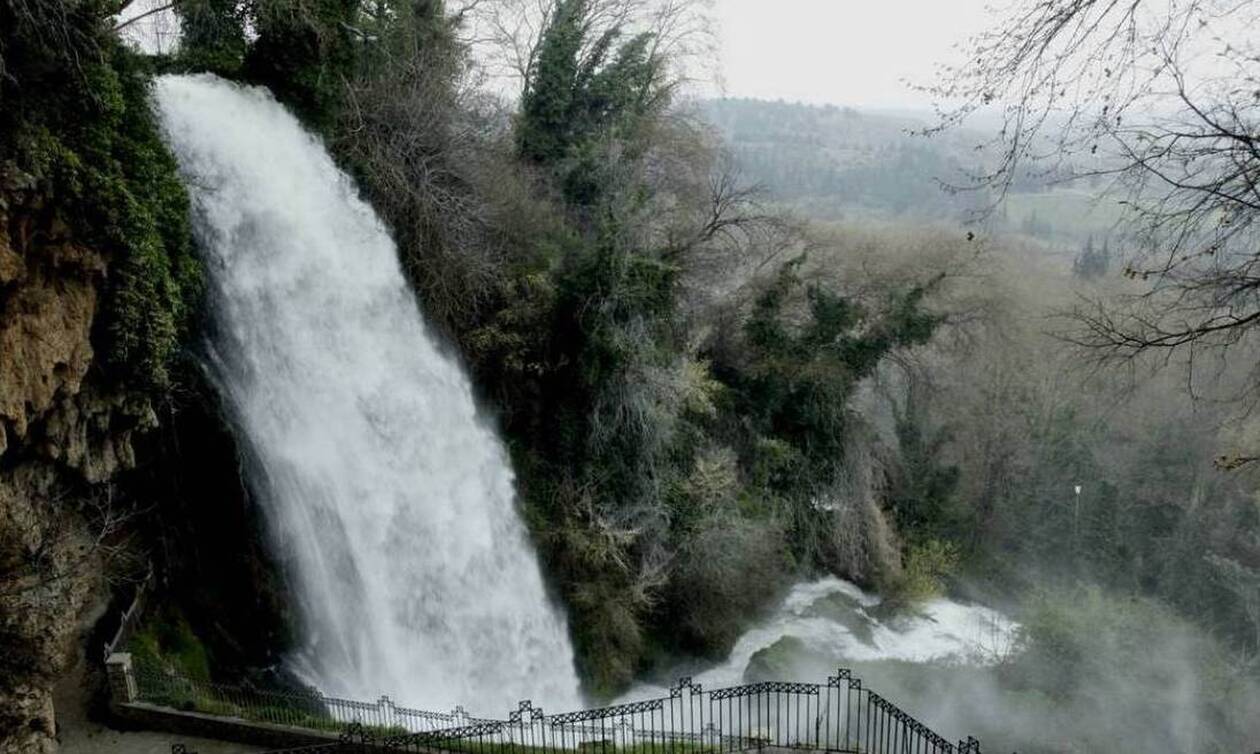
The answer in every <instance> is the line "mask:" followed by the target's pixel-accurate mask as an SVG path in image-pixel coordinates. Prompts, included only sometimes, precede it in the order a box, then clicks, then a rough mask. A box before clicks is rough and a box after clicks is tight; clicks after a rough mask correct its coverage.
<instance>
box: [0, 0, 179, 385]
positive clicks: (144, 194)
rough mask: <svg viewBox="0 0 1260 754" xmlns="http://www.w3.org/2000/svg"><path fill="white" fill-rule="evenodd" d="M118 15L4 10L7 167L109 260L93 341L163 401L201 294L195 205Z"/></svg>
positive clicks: (117, 375)
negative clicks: (192, 218)
mask: <svg viewBox="0 0 1260 754" xmlns="http://www.w3.org/2000/svg"><path fill="white" fill-rule="evenodd" d="M111 10H112V4H110V3H107V2H100V1H96V0H72V1H70V2H33V3H18V2H5V3H0V160H3V161H4V162H7V163H9V164H10V165H11V166H12V167H13V168H16V169H17V170H19V171H22V172H24V173H27V174H29V175H31V176H33V177H34V178H35V179H36V181H37V183H38V190H39V191H40V192H42V193H45V194H46V195H48V196H49V197H50V198H51V204H52V207H54V208H55V211H56V212H58V213H60V214H61V215H63V217H64V219H65V220H66V221H67V223H68V224H69V226H70V228H71V230H72V232H73V233H74V234H75V237H76V240H77V241H79V242H82V243H84V244H86V245H88V246H91V247H93V248H94V249H97V250H99V251H100V252H102V253H103V255H104V256H105V257H106V260H107V263H108V269H107V271H106V273H105V275H106V277H105V285H104V295H103V296H102V300H101V304H100V310H99V312H98V317H97V320H96V323H95V326H94V332H93V342H94V345H95V347H96V350H97V352H98V354H99V357H100V360H99V363H100V366H101V367H102V368H103V370H104V372H105V374H106V375H107V377H108V378H109V379H111V380H113V381H114V382H116V383H117V384H118V385H119V386H121V387H123V388H124V389H128V390H135V391H139V392H144V393H147V394H149V395H151V396H156V395H159V394H161V392H162V391H164V390H165V389H166V388H168V387H169V385H170V382H171V365H172V362H173V360H174V359H175V358H176V356H177V355H178V353H179V349H180V346H181V342H182V339H183V337H184V335H185V334H186V332H187V323H188V321H189V317H190V315H191V313H192V311H193V310H194V308H195V306H196V302H197V300H198V297H199V295H200V285H201V282H200V281H201V277H200V268H199V265H198V262H197V260H196V257H195V256H194V254H193V252H192V248H191V241H190V238H191V236H190V230H189V225H188V197H187V194H186V193H185V191H184V189H183V186H182V184H181V183H180V180H179V176H178V171H177V166H176V164H175V161H174V159H173V157H172V156H171V154H170V153H169V151H168V150H167V148H166V146H165V145H164V144H163V142H162V139H161V133H160V129H159V127H158V125H157V122H156V119H155V116H154V114H153V112H152V110H151V107H150V104H149V100H148V85H149V81H150V72H149V70H148V68H147V67H146V65H145V63H144V62H143V60H142V59H141V58H139V57H138V56H136V55H135V54H133V53H131V52H129V51H128V50H126V49H125V48H124V47H123V46H122V45H121V43H120V42H118V40H117V39H116V37H115V36H114V35H113V34H112V33H111V31H110V28H109V25H108V18H109V14H110V12H111Z"/></svg>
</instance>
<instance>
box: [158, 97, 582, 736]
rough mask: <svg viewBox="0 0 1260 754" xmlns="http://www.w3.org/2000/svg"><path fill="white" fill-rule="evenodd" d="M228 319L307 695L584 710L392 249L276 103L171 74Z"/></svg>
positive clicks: (238, 388) (515, 530)
mask: <svg viewBox="0 0 1260 754" xmlns="http://www.w3.org/2000/svg"><path fill="white" fill-rule="evenodd" d="M156 99H157V103H158V107H159V111H160V114H161V118H162V122H163V125H164V127H165V130H166V132H167V134H168V139H169V141H170V144H171V147H172V149H173V150H174V152H175V154H176V155H177V157H178V159H179V162H180V166H181V168H182V170H183V172H184V174H185V176H186V179H187V183H188V185H189V190H190V193H191V195H192V200H193V207H194V222H195V229H196V233H197V235H198V239H199V241H200V245H201V247H202V249H203V253H204V258H205V263H206V268H207V273H208V278H209V284H210V288H211V301H212V306H213V312H214V323H215V329H216V332H215V335H214V337H213V338H212V343H211V344H210V352H211V353H210V357H209V359H208V367H209V370H210V372H211V374H212V376H213V378H214V380H215V381H216V383H217V384H218V386H219V388H220V390H221V391H222V393H223V396H224V398H225V399H226V402H227V404H228V406H229V409H230V411H231V413H232V415H233V417H234V421H235V423H236V426H237V429H238V434H239V436H240V438H241V441H242V444H243V445H244V446H246V447H247V448H249V450H250V451H251V454H252V456H253V457H254V459H256V463H255V464H253V467H252V468H251V469H250V473H251V474H252V478H251V482H252V483H253V487H254V488H255V489H257V490H258V491H259V493H260V496H261V498H262V504H263V506H264V508H265V510H266V512H267V516H268V521H269V525H270V528H271V530H272V532H273V533H274V535H275V539H276V542H277V544H278V546H279V548H280V552H281V555H282V558H283V560H284V562H285V566H286V569H287V573H288V576H289V581H290V583H291V584H292V585H293V587H294V589H295V591H296V597H297V599H298V603H299V606H300V612H301V618H302V625H303V629H304V637H305V640H304V642H303V644H302V647H301V649H300V650H299V651H297V652H296V653H295V654H294V656H293V657H292V658H291V664H292V667H293V668H294V669H295V670H296V671H297V672H298V673H299V674H301V675H302V676H303V677H305V678H306V679H308V680H309V681H311V682H312V683H314V684H315V685H317V686H319V687H320V688H321V689H323V690H325V691H327V692H329V693H333V694H342V695H349V696H353V697H357V698H363V699H375V698H376V697H377V696H379V695H380V694H389V695H391V696H393V697H394V698H395V699H396V700H397V701H399V702H400V703H405V704H408V705H411V706H416V707H423V708H426V709H438V710H448V709H451V708H452V707H453V706H454V705H455V704H462V705H464V706H465V707H467V708H469V709H470V711H473V712H477V713H482V714H498V715H502V714H504V713H506V712H507V711H508V709H509V708H511V707H513V706H515V703H516V701H517V700H519V699H524V698H533V699H537V700H541V701H543V702H544V703H545V704H547V705H548V706H549V707H551V708H559V709H563V708H568V707H570V706H571V705H574V704H576V703H577V702H578V682H577V678H576V674H575V672H574V667H573V652H572V649H571V647H570V645H569V643H568V638H567V631H566V628H565V625H564V621H563V619H562V617H561V616H560V615H559V614H558V613H557V612H556V610H555V609H554V608H553V607H552V606H551V605H550V603H549V601H548V598H547V595H546V592H545V589H544V585H543V580H542V576H541V573H540V570H539V567H538V564H537V562H536V559H535V557H534V555H533V553H532V551H531V550H530V546H529V542H528V539H527V535H526V531H525V529H524V526H523V524H522V522H521V519H520V517H519V515H518V512H517V510H516V507H515V496H514V488H513V476H512V472H511V469H510V467H509V463H508V459H507V455H506V453H505V451H504V448H503V446H502V445H501V443H500V442H499V441H498V440H497V438H496V437H495V435H494V433H493V432H492V431H491V430H490V429H489V428H488V427H487V426H486V425H485V424H484V423H483V422H482V421H481V419H480V418H479V416H478V412H477V409H476V405H475V402H474V398H473V394H472V390H471V386H470V383H469V380H468V378H467V377H466V376H465V375H464V374H463V372H462V371H461V369H460V367H459V365H458V364H457V363H456V362H455V361H454V360H453V359H452V358H451V356H449V355H448V354H446V353H445V352H443V351H442V350H441V349H440V348H439V345H438V342H437V340H436V339H435V338H434V336H433V333H432V332H431V331H430V330H429V329H428V328H427V327H426V326H425V324H424V322H423V321H422V318H421V315H420V312H419V310H418V308H417V305H416V302H415V300H414V297H413V295H412V293H411V292H410V290H409V289H408V287H407V285H406V282H405V280H404V278H403V274H402V270H401V267H400V264H399V261H398V258H397V253H396V251H395V248H394V245H393V243H392V241H391V240H390V238H389V236H388V234H387V233H386V231H385V229H384V227H383V226H382V225H381V223H380V221H379V220H378V219H377V218H376V217H375V215H374V214H373V213H372V211H371V209H370V208H369V207H368V206H367V205H366V204H365V203H364V202H362V201H360V200H359V199H358V198H357V197H356V194H355V190H354V187H353V185H352V184H351V182H350V181H349V179H348V178H347V177H346V176H345V175H343V174H342V173H341V172H340V171H338V170H337V168H336V167H335V165H334V164H333V162H332V160H331V158H330V157H329V156H328V154H327V153H326V151H325V150H324V148H323V146H322V145H321V144H320V142H319V141H318V140H317V139H315V138H314V137H313V136H311V135H310V134H308V133H307V132H306V131H304V130H303V129H302V127H301V126H300V124H299V123H298V121H297V120H296V119H295V118H294V117H293V116H292V115H290V114H289V113H288V112H287V111H285V110H284V108H283V107H281V106H280V105H279V104H277V103H276V101H275V100H274V99H273V98H272V97H271V95H270V94H269V93H267V92H266V91H265V90H262V89H255V88H245V87H240V86H237V85H234V84H230V83H227V82H225V81H223V80H220V79H217V78H214V77H212V76H178V77H163V78H161V79H159V80H158V82H157V85H156Z"/></svg>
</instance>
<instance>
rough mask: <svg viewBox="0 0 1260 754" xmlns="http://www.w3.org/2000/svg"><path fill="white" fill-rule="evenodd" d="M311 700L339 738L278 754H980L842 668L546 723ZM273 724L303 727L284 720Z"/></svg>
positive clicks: (693, 689)
mask: <svg viewBox="0 0 1260 754" xmlns="http://www.w3.org/2000/svg"><path fill="white" fill-rule="evenodd" d="M299 698H303V697H299ZM318 700H319V703H320V705H322V708H323V709H326V710H327V712H326V713H325V714H324V716H323V717H321V718H320V719H321V720H326V721H336V722H337V723H338V724H341V725H342V730H341V735H340V740H339V741H330V742H329V743H328V744H323V745H319V746H311V747H306V748H301V749H292V750H286V752H285V753H284V754H298V752H312V753H314V752H326V753H328V754H333V753H334V752H339V753H341V754H352V753H353V754H359V753H364V754H366V753H367V752H426V753H427V754H433V753H434V752H464V753H466V754H726V753H727V752H747V751H765V750H793V749H795V750H812V751H826V752H836V753H837V754H840V753H847V754H980V745H979V743H978V742H977V741H976V740H975V739H972V738H968V739H964V740H962V741H959V742H957V743H954V742H951V741H948V740H946V739H945V738H944V737H942V736H940V735H938V734H937V733H935V732H933V731H932V730H930V729H929V728H928V727H927V726H925V725H923V724H922V723H920V722H919V721H917V720H915V719H914V718H913V717H911V716H910V715H909V714H907V713H906V712H904V711H903V710H901V709H900V708H898V707H897V706H896V705H894V704H893V703H892V702H890V701H888V700H887V699H885V698H884V697H882V696H880V695H879V694H877V693H875V692H873V691H871V690H870V689H867V688H865V687H864V686H863V685H862V681H861V680H859V679H857V678H854V677H853V676H852V675H851V674H850V672H849V671H847V670H840V671H839V672H838V673H837V674H836V675H835V676H833V677H831V678H828V679H827V681H826V682H825V683H784V682H765V683H754V684H747V685H742V686H733V687H728V688H718V689H711V690H706V689H704V688H702V687H701V686H700V685H698V684H695V683H693V682H692V681H691V680H690V679H683V680H682V681H680V682H679V683H678V684H677V685H675V686H674V687H672V688H670V689H669V691H668V694H667V695H663V696H659V697H655V698H650V699H644V700H641V701H635V702H630V703H627V704H618V705H614V706H610V707H601V708H597V709H587V710H580V711H576V712H564V713H560V714H554V715H552V714H547V713H546V712H544V711H543V710H542V709H539V708H536V707H534V706H533V705H532V704H531V703H530V702H528V701H525V702H521V703H520V705H519V707H518V708H517V709H515V710H513V711H512V712H511V713H510V714H508V715H507V717H506V718H505V719H502V720H490V719H474V718H471V717H468V716H467V715H464V714H463V713H461V712H458V711H457V712H456V713H452V714H450V715H443V714H435V713H418V714H416V713H417V711H414V710H406V711H405V713H406V714H403V715H398V716H394V717H391V715H392V714H394V715H396V713H397V712H398V710H400V709H402V708H398V707H394V706H393V705H392V703H391V704H388V705H384V704H381V703H378V704H367V705H365V704H362V703H351V702H346V701H344V700H336V699H332V698H329V697H324V696H322V695H321V696H318ZM384 701H386V700H382V702H384ZM237 703H241V702H235V701H234V702H233V704H237ZM242 704H243V706H242V707H241V708H242V709H243V708H247V707H250V708H257V707H258V705H257V703H256V702H255V701H253V700H252V699H247V700H245V701H244V702H243V703H242ZM264 706H266V705H264ZM271 706H273V707H274V706H278V705H271ZM386 707H388V709H389V710H390V712H385V711H384V708H386ZM350 718H353V719H352V720H351V719H350ZM272 722H280V723H287V724H296V725H303V724H305V723H304V722H303V721H302V720H296V721H295V719H294V718H292V717H286V716H284V715H279V716H277V718H276V719H274V720H272ZM447 723H451V724H447ZM409 726H416V727H409Z"/></svg>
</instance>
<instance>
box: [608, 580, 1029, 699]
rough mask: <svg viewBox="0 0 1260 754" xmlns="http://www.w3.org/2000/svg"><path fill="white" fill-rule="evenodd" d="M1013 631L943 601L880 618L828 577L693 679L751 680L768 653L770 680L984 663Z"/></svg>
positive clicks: (859, 595) (874, 603) (1004, 649)
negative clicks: (859, 668)
mask: <svg viewBox="0 0 1260 754" xmlns="http://www.w3.org/2000/svg"><path fill="white" fill-rule="evenodd" d="M1017 628H1018V626H1017V624H1015V623H1014V622H1012V621H1011V620H1009V619H1008V618H1006V617H1005V616H1004V615H1002V614H1001V613H999V612H997V611H995V610H991V609H989V608H987V607H983V606H980V605H964V604H960V603H958V602H954V601H953V600H950V599H946V598H944V597H939V598H936V599H932V600H929V601H927V602H926V603H924V604H922V605H920V606H919V607H918V608H917V609H915V610H913V611H910V612H905V613H898V614H895V615H891V616H885V615H881V600H880V598H879V597H876V596H874V595H871V594H867V593H866V592H863V591H862V590H861V589H859V588H858V587H857V586H855V585H854V584H851V583H849V582H847V581H842V580H841V579H838V578H835V577H834V576H828V577H826V578H823V579H820V580H818V581H810V582H803V583H800V584H797V585H796V586H795V587H793V588H792V591H791V592H790V593H789V594H788V595H787V597H786V598H785V599H784V600H783V604H781V605H780V606H779V608H778V609H777V610H776V611H775V612H774V613H773V614H772V615H770V616H769V617H768V618H767V619H766V620H764V621H762V622H761V623H759V624H758V625H756V626H753V627H752V628H751V629H749V630H748V631H747V632H745V633H744V635H743V636H741V637H740V638H739V640H738V641H737V642H736V643H735V646H734V648H732V650H731V653H730V655H729V656H728V657H727V658H726V660H725V661H723V662H722V663H720V664H718V665H715V666H713V667H710V668H708V669H706V670H704V671H703V672H699V673H694V674H693V680H694V681H695V682H697V683H700V684H702V685H703V686H704V687H705V688H720V687H723V686H736V685H739V684H741V683H746V682H749V681H751V680H755V679H753V678H750V677H749V675H750V673H751V674H753V675H755V674H756V672H757V671H758V668H757V665H758V658H759V657H761V658H763V661H764V658H766V655H767V653H768V654H769V656H770V657H772V658H773V659H772V660H771V661H770V662H769V663H768V665H769V667H770V668H773V669H774V670H775V671H778V674H777V675H775V677H774V680H799V681H815V682H817V681H821V680H823V679H825V678H826V677H827V676H828V675H829V674H831V673H832V672H833V671H834V670H836V669H837V668H839V667H852V664H853V663H870V662H878V661H883V660H899V661H905V662H914V663H929V662H941V661H951V662H960V663H964V664H969V665H985V664H988V663H990V662H993V661H995V660H998V659H1001V658H1002V657H1004V656H1005V655H1007V653H1009V652H1010V651H1012V649H1013V642H1014V640H1015V632H1016V629H1017ZM824 660H825V662H824V664H822V665H820V664H819V663H820V662H823V661H824ZM763 669H766V668H763ZM677 674H678V675H681V672H680V673H677ZM664 693H665V688H664V687H662V686H658V685H647V684H645V685H642V686H639V687H637V688H635V689H633V690H632V691H631V692H630V693H629V694H627V695H626V696H625V697H624V698H623V699H622V701H633V700H637V699H644V698H649V697H655V696H660V695H662V694H664Z"/></svg>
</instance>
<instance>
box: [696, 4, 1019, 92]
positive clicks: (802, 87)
mask: <svg viewBox="0 0 1260 754" xmlns="http://www.w3.org/2000/svg"><path fill="white" fill-rule="evenodd" d="M986 2H988V3H990V4H992V3H993V2H994V0H772V1H768V0H715V3H714V6H715V7H714V12H715V14H716V15H717V17H718V19H719V20H720V23H721V29H720V34H721V38H722V70H723V75H724V78H725V83H726V93H727V94H728V95H730V96H735V97H760V98H766V99H777V98H783V99H785V100H801V101H804V102H811V103H820V104H821V103H832V104H837V105H853V106H858V107H926V106H928V105H930V104H931V100H930V99H929V98H926V97H924V96H923V95H921V94H919V93H917V92H913V91H910V90H909V89H908V88H907V87H906V85H905V84H903V83H902V81H901V80H902V79H905V78H909V79H912V80H916V81H920V82H928V81H930V80H931V78H932V73H933V71H934V70H935V65H936V64H937V63H939V62H942V61H949V60H951V56H952V55H953V54H954V53H955V51H954V50H953V45H954V44H955V43H958V42H962V41H965V40H966V39H967V37H969V36H970V35H972V34H974V33H976V32H978V31H981V30H983V29H984V28H985V27H986V26H987V25H988V24H989V23H990V22H991V19H992V16H991V15H990V14H989V13H987V12H986V10H985V4H986ZM997 5H999V6H1003V5H1005V3H1002V2H998V3H997Z"/></svg>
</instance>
